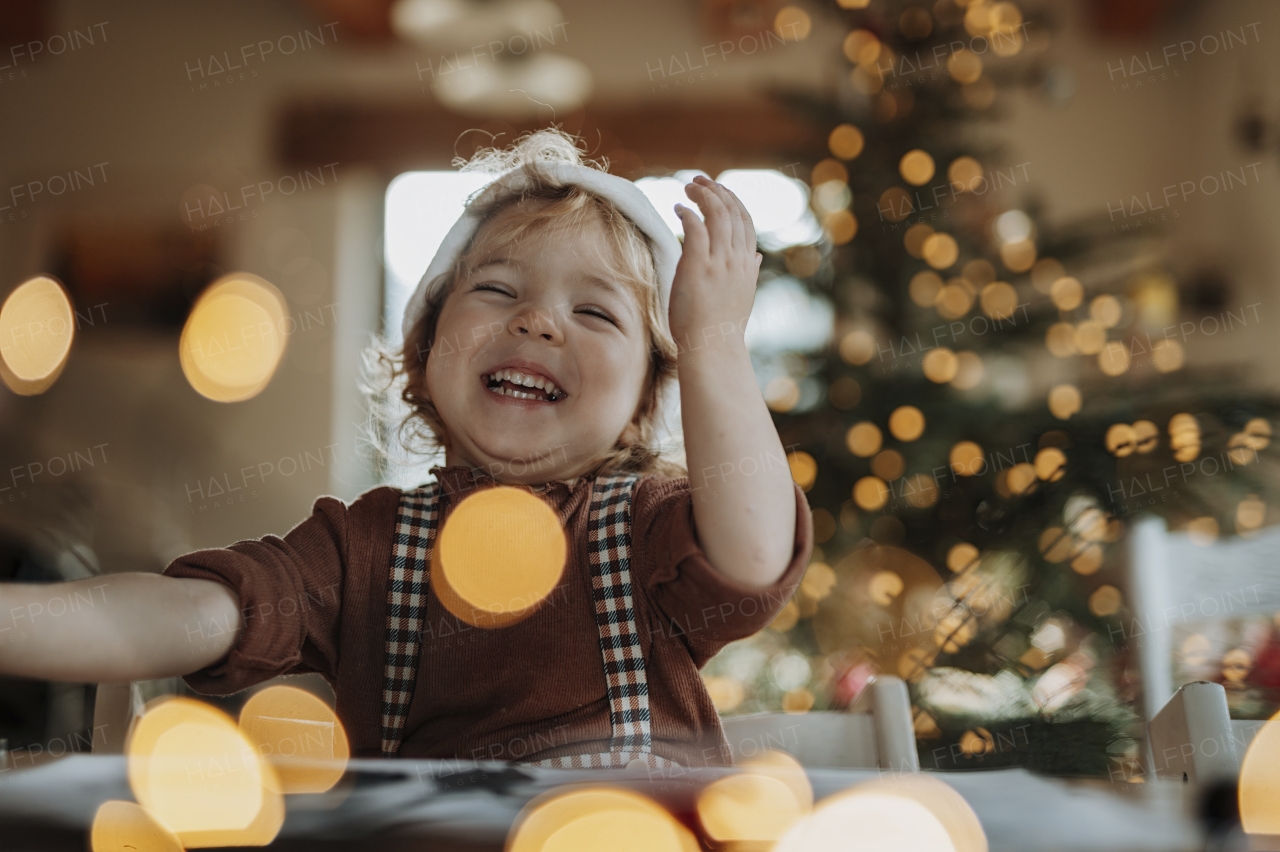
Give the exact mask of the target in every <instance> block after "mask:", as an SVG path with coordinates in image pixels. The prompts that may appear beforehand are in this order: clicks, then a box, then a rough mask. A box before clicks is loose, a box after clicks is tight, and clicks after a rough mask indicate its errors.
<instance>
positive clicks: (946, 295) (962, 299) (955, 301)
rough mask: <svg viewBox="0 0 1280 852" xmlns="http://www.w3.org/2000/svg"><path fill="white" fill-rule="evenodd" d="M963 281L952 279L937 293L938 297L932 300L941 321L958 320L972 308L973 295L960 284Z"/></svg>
mask: <svg viewBox="0 0 1280 852" xmlns="http://www.w3.org/2000/svg"><path fill="white" fill-rule="evenodd" d="M965 280H966V279H964V278H952V279H951V281H950V282H948V283H947V284H944V285H943V287H942V289H941V290H939V291H938V297H937V299H935V300H934V307H935V308H937V310H938V316H940V317H942V318H943V319H960V317H962V316H964V315H965V314H967V313H969V309H970V308H972V307H973V294H972V293H970V292H969V290H968V288H967V287H965V286H964V284H963V283H962V282H964V281H965Z"/></svg>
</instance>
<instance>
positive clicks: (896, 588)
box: [867, 569, 906, 606]
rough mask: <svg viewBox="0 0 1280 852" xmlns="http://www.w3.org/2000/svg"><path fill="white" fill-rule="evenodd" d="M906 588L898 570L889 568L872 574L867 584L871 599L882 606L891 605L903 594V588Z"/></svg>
mask: <svg viewBox="0 0 1280 852" xmlns="http://www.w3.org/2000/svg"><path fill="white" fill-rule="evenodd" d="M904 588H906V586H905V584H904V583H903V582H902V577H900V576H898V573H897V572H896V571H890V570H888V569H885V570H881V571H877V572H876V573H875V574H872V575H871V579H870V581H869V582H868V584H867V591H868V593H869V594H870V595H871V600H873V601H875V602H876V603H878V604H879V605H880V606H889V605H890V604H892V603H893V602H894V600H896V599H897V597H898V595H900V594H902V590H903V589H904Z"/></svg>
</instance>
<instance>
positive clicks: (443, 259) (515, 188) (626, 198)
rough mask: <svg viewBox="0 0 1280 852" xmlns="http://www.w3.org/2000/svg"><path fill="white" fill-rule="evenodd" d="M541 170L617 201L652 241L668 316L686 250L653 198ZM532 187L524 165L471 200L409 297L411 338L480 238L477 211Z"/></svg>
mask: <svg viewBox="0 0 1280 852" xmlns="http://www.w3.org/2000/svg"><path fill="white" fill-rule="evenodd" d="M535 168H537V169H539V170H540V171H542V172H545V173H546V174H548V175H549V176H550V177H551V178H552V180H553V181H555V182H558V183H559V184H561V185H570V184H576V185H577V186H580V187H582V188H583V189H585V190H587V191H588V192H591V193H594V194H595V195H598V196H600V197H602V198H605V199H607V200H609V201H611V202H612V203H613V204H614V206H616V207H617V208H618V209H619V210H620V211H622V214H623V215H624V216H626V217H627V218H628V219H630V220H631V222H632V223H633V224H635V225H636V227H638V228H639V229H640V230H641V231H642V232H643V233H644V234H645V236H647V237H648V238H649V243H650V245H651V246H652V247H653V257H654V261H655V266H656V267H657V272H658V292H659V294H660V295H661V300H662V313H663V315H664V316H665V315H666V312H667V306H668V304H669V300H670V296H671V280H672V279H673V278H674V277H675V274H676V264H677V263H679V261H680V251H681V248H680V241H679V240H677V239H676V236H675V234H673V233H672V232H671V229H670V228H668V227H667V224H666V222H664V221H663V220H662V217H661V216H660V215H658V211H657V210H655V209H654V207H653V204H652V203H651V202H650V201H649V198H648V197H647V196H646V195H645V194H644V193H643V192H641V191H640V188H639V187H638V186H636V185H635V184H634V183H632V182H631V181H629V180H627V179H626V178H621V177H618V176H617V175H611V174H609V173H608V172H603V171H600V170H599V169H594V168H591V167H589V166H580V165H576V164H574V163H566V162H560V161H555V160H543V161H539V162H538V163H537V164H536V166H535ZM529 183H530V175H529V173H528V172H527V171H526V168H525V167H523V166H522V167H519V168H515V169H512V170H510V171H508V172H505V173H504V174H502V175H500V176H499V177H498V178H496V179H495V180H494V181H493V182H492V183H490V184H488V185H487V186H485V187H484V188H483V189H481V190H480V191H479V192H478V193H476V195H475V196H473V197H472V198H471V199H470V200H469V201H468V202H467V207H466V209H465V210H464V211H463V213H462V215H461V216H460V217H459V218H458V221H457V222H454V223H453V227H452V228H450V229H449V233H448V234H446V235H445V238H444V242H442V243H441V244H440V248H439V250H438V251H436V256H435V257H434V258H432V259H431V264H430V265H429V266H428V267H427V271H426V272H425V273H423V275H422V279H421V280H420V281H418V287H417V289H416V290H414V292H413V295H412V296H410V297H409V302H408V304H407V305H406V306H405V311H404V324H403V326H402V330H403V333H404V336H405V338H406V339H407V338H408V337H409V332H410V330H411V329H412V328H413V325H414V323H416V322H417V321H418V319H419V318H420V317H421V316H422V312H423V311H424V310H426V306H427V302H428V301H429V299H430V297H431V296H432V292H433V288H432V282H433V281H435V280H436V279H437V278H440V277H441V276H442V275H444V274H445V273H446V272H448V271H449V270H450V269H451V268H452V267H453V265H454V263H456V262H457V260H458V258H459V257H461V256H462V253H463V252H464V251H465V250H466V248H467V245H468V244H469V243H470V242H471V238H472V237H474V236H475V233H476V229H477V228H479V227H480V213H479V212H477V211H480V210H484V209H487V208H488V206H489V204H490V203H492V202H494V201H497V200H498V199H499V198H501V197H503V196H506V195H519V194H520V193H521V192H523V191H524V190H525V189H526V188H527V187H528V186H529ZM436 286H439V285H438V284H437V285H436Z"/></svg>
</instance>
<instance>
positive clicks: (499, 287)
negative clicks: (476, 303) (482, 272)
mask: <svg viewBox="0 0 1280 852" xmlns="http://www.w3.org/2000/svg"><path fill="white" fill-rule="evenodd" d="M476 290H491V291H493V292H494V293H501V294H502V295H504V296H514V295H515V294H514V293H512V292H511V289H510V288H509V287H507V286H506V285H505V284H498V283H496V282H494V281H481V282H480V283H478V284H475V285H473V286H472V287H471V291H472V292H473V293H474V292H475V291H476Z"/></svg>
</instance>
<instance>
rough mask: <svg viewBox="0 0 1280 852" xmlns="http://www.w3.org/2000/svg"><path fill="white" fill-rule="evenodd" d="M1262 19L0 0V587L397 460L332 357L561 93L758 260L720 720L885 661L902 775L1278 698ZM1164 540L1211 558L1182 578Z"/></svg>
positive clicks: (564, 3) (1097, 5)
mask: <svg viewBox="0 0 1280 852" xmlns="http://www.w3.org/2000/svg"><path fill="white" fill-rule="evenodd" d="M1276 26H1277V16H1276V13H1275V11H1274V10H1273V8H1272V7H1271V6H1270V5H1269V4H1266V3H1263V2H1232V3H1227V2H1197V0H1142V2H1123V3H1122V2H1114V1H1113V0H1075V1H1074V2H1069V3H1052V4H1050V3H1031V2H1025V3H1024V2H1016V3H1015V2H995V3H992V2H986V0H967V2H966V0H937V2H929V0H910V2H900V0H839V2H835V0H830V2H795V3H792V2H782V0H653V2H646V3H624V2H615V0H607V2H601V0H597V2H584V0H559V2H551V0H398V2H391V0H369V1H368V2H358V0H309V1H308V0H273V2H254V3H250V2H218V3H208V2H199V3H184V4H181V5H174V4H165V3H159V2H132V3H126V2H121V3H89V2H55V0H33V2H29V3H25V4H6V5H5V6H4V7H3V8H2V9H0V45H2V46H3V50H2V51H0V116H2V117H3V122H2V125H3V127H4V129H5V132H4V133H3V134H2V135H0V299H4V300H5V301H4V308H3V310H2V311H0V360H2V361H3V368H2V369H0V374H2V377H3V379H4V382H5V388H0V578H3V579H11V580H23V581H35V582H48V581H53V580H57V579H73V578H80V577H87V576H92V575H94V574H98V573H111V572H118V571H156V572H158V571H160V570H162V569H163V568H164V567H165V565H167V564H168V563H169V561H170V560H172V559H174V558H175V557H177V556H179V555H181V554H183V553H186V552H188V551H191V550H194V549H198V548H205V547H216V546H224V545H227V544H230V543H232V542H234V541H237V540H240V539H245V538H255V537H260V536H263V535H266V534H283V533H284V532H286V531H287V530H289V529H290V528H292V527H293V526H294V525H295V524H296V523H298V522H299V521H301V520H302V519H303V518H305V517H306V516H307V515H308V514H309V512H310V508H311V504H312V502H313V501H314V500H315V498H316V497H318V496H320V495H322V494H332V495H336V496H338V497H341V498H342V499H344V500H351V499H353V498H354V497H356V496H357V495H358V494H360V493H361V492H362V491H364V490H366V489H368V488H370V487H372V486H374V485H376V484H379V483H392V484H396V485H401V486H411V485H414V484H417V483H418V482H421V481H423V480H424V479H425V471H426V468H427V467H428V466H429V460H424V459H421V458H412V457H408V456H401V457H400V458H395V459H390V460H387V459H380V458H379V457H378V456H377V454H376V453H374V452H372V449H371V446H370V439H369V436H370V435H379V434H382V435H385V426H384V425H383V424H379V423H377V422H374V421H372V420H371V418H370V415H369V413H368V412H369V409H368V407H367V405H366V403H365V400H364V397H363V395H362V393H361V390H360V383H359V377H360V368H361V363H362V361H361V358H362V351H363V349H364V347H365V345H366V344H367V343H368V341H369V339H370V336H371V335H379V334H385V335H386V337H387V339H389V340H391V341H394V340H395V339H396V337H397V336H398V334H399V324H400V316H401V315H402V312H403V305H404V301H405V299H406V298H407V294H408V292H409V290H410V289H411V288H412V287H413V286H414V285H415V284H416V282H417V280H418V277H419V276H420V275H421V273H422V271H423V270H424V269H425V268H426V265H427V263H428V261H429V260H430V258H431V256H432V254H433V253H434V251H435V248H436V246H437V245H438V243H439V241H440V240H441V238H442V237H443V235H444V232H445V231H446V230H447V228H448V227H449V225H450V224H452V222H453V221H454V219H455V218H456V217H457V215H458V212H459V211H460V209H461V205H462V203H463V200H464V199H465V198H466V196H467V195H468V194H469V193H470V192H472V191H474V190H475V189H476V188H478V187H479V186H480V185H481V184H482V183H483V180H484V178H483V176H477V175H475V174H467V175H462V174H458V173H457V172H456V171H455V169H454V159H455V158H456V157H462V158H466V157H468V156H470V155H471V154H472V153H473V152H474V151H475V150H476V149H477V148H478V147H483V146H488V145H493V144H498V145H505V144H508V143H509V142H510V141H512V140H513V139H514V138H515V137H516V136H518V135H519V134H520V133H522V132H524V131H527V130H532V129H537V128H540V127H545V126H548V125H550V124H552V123H555V124H557V125H559V126H561V127H562V128H563V129H565V130H567V131H569V132H571V133H575V134H579V135H581V136H582V138H583V139H584V142H585V145H586V146H587V148H588V152H587V153H588V154H589V155H590V156H592V157H599V158H607V160H608V162H609V166H610V170H611V171H613V172H614V173H616V174H620V175H623V176H625V177H627V178H630V179H633V180H636V181H638V182H639V184H640V185H641V187H642V188H643V189H644V190H645V191H646V192H647V193H649V194H650V196H651V197H652V198H653V199H654V200H655V204H656V206H657V207H658V209H659V210H660V211H662V212H664V214H666V211H669V210H670V206H671V204H672V202H674V201H675V200H677V199H679V198H681V192H680V186H681V184H682V183H683V182H684V181H686V180H687V179H688V178H689V177H690V176H692V174H694V173H697V172H702V173H705V174H708V175H710V176H712V177H714V178H717V179H719V180H721V181H722V182H724V183H725V184H726V185H728V186H730V187H731V188H733V189H734V190H735V191H736V192H738V193H739V195H740V196H741V197H742V198H743V199H744V201H745V202H746V203H747V206H748V208H749V209H750V210H751V212H752V214H753V217H754V218H755V221H756V224H757V229H758V230H759V231H760V239H761V248H762V250H764V251H766V253H767V254H766V260H765V263H764V268H763V271H762V275H761V284H760V291H759V294H758V296H757V301H756V310H755V314H754V315H753V319H752V322H751V324H750V325H749V326H748V328H747V335H748V341H749V343H750V345H751V348H752V352H753V358H754V360H755V363H756V366H757V371H758V376H759V380H760V386H761V390H762V392H763V393H764V395H765V398H766V400H767V401H768V403H769V405H770V408H771V409H772V410H773V411H774V412H775V415H776V421H777V425H778V428H779V431H780V434H781V435H782V437H783V443H784V444H785V445H786V446H787V449H788V452H789V462H790V464H791V469H792V473H793V476H794V478H795V479H796V481H797V482H799V483H800V484H801V486H802V487H803V488H805V490H806V491H807V493H808V495H809V500H810V504H811V507H812V509H813V512H814V526H815V532H816V536H817V547H816V549H815V553H814V557H813V565H812V566H811V567H810V569H809V572H808V574H807V575H806V579H805V582H804V584H803V585H802V587H801V589H800V591H799V592H798V593H797V595H796V598H795V599H794V600H793V601H791V602H790V603H789V604H788V605H787V607H786V609H785V610H784V611H783V613H782V615H781V616H779V618H778V620H777V621H775V622H774V624H773V625H772V626H771V627H770V628H768V629H767V630H765V631H763V632H762V633H761V634H759V635H758V636H756V637H753V638H752V639H750V640H747V641H744V642H740V643H735V644H734V645H732V646H730V647H729V648H727V649H726V650H725V651H724V652H723V653H722V654H721V655H720V656H719V657H717V658H716V659H715V660H713V661H712V662H711V663H710V664H709V665H708V667H707V669H706V671H705V672H704V675H705V677H706V679H707V682H708V686H709V688H710V689H711V692H712V695H713V697H714V699H715V700H716V703H717V706H718V707H719V708H720V709H721V711H722V712H724V713H726V714H733V713H745V712H754V711H759V710H778V709H784V710H788V711H791V712H807V711H810V710H815V709H816V710H823V709H836V708H840V707H843V706H846V705H847V704H848V703H849V702H850V701H851V700H852V699H853V698H854V697H856V695H857V694H858V693H859V691H860V690H861V689H862V687H863V686H864V685H865V683H866V681H867V678H868V677H870V676H871V675H872V674H874V673H876V672H889V673H894V674H899V675H900V676H902V677H904V678H905V679H907V680H908V682H909V684H910V687H911V694H912V699H913V712H914V714H915V719H916V733H917V736H918V737H919V743H920V753H921V755H922V764H923V765H925V766H926V767H932V768H946V769H965V768H983V767H992V766H1004V765H1025V766H1029V767H1032V768H1038V769H1041V770H1045V771H1054V772H1061V773H1068V774H1095V775H1099V774H1101V775H1105V774H1107V773H1111V777H1112V778H1115V777H1116V773H1120V777H1129V776H1130V775H1133V776H1137V775H1140V774H1141V770H1140V767H1139V762H1138V761H1139V749H1138V747H1137V742H1138V741H1139V738H1140V736H1141V732H1142V724H1143V721H1144V720H1145V719H1147V718H1149V717H1150V715H1151V711H1152V708H1153V707H1156V708H1158V707H1159V706H1160V705H1161V704H1162V703H1163V701H1164V700H1165V699H1167V698H1168V693H1169V692H1170V691H1171V688H1172V687H1176V686H1177V685H1178V684H1180V683H1183V682H1186V681H1189V680H1197V679H1203V680H1215V681H1217V682H1220V683H1223V684H1224V686H1226V687H1227V689H1228V697H1229V701H1230V704H1231V709H1232V713H1233V715H1235V716H1236V717H1237V718H1267V717H1268V716H1270V715H1271V714H1272V713H1274V712H1275V711H1276V709H1277V708H1278V706H1280V705H1278V701H1280V622H1278V621H1277V620H1276V619H1277V618H1280V579H1277V572H1276V570H1275V569H1274V568H1273V567H1272V566H1273V565H1274V562H1270V561H1268V560H1267V554H1269V553H1272V552H1275V549H1274V548H1271V549H1268V548H1269V545H1268V541H1269V539H1267V533H1268V529H1267V528H1268V527H1269V525H1271V524H1272V523H1274V521H1275V520H1276V510H1275V509H1274V508H1272V507H1273V506H1275V505H1276V504H1275V494H1274V484H1275V476H1274V469H1273V468H1272V466H1271V464H1272V463H1271V461H1270V459H1271V456H1272V450H1271V449H1270V446H1269V445H1270V437H1271V430H1272V423H1273V420H1274V419H1275V416H1276V412H1277V405H1276V399H1277V398H1276V396H1275V392H1276V389H1277V387H1278V386H1280V354H1278V353H1277V351H1276V348H1275V346H1274V345H1273V341H1274V336H1275V328H1276V325H1275V320H1274V319H1273V313H1274V312H1275V311H1276V307H1275V301H1274V300H1275V294H1276V289H1275V287H1276V285H1275V280H1276V275H1277V272H1280V256H1278V255H1277V245H1276V241H1275V239H1274V238H1273V235H1274V234H1275V233H1276V232H1277V230H1278V229H1280V212H1278V211H1280V205H1277V204H1276V203H1275V202H1276V198H1277V183H1276V177H1277V166H1278V165H1280V163H1277V157H1276V145H1277V141H1280V53H1277V51H1276V50H1275V49H1274V46H1273V45H1272V44H1271V40H1272V39H1273V38H1276V36H1275V34H1274V33H1275V29H1274V28H1275V27H1276ZM670 224H671V226H672V228H673V230H676V222H675V220H674V217H670ZM228 276H230V277H228ZM245 328H251V329H253V331H252V332H251V333H248V334H246V333H244V332H243V330H244V329H245ZM228 329H235V330H236V336H235V338H234V339H233V338H232V337H231V336H230V335H229V334H228ZM180 341H181V342H182V346H181V347H180ZM237 350H239V351H237ZM180 352H181V354H180ZM737 473H742V474H743V475H746V473H748V471H745V470H744V471H740V472H737ZM732 475H735V474H730V476H732ZM1148 516H1150V518H1151V520H1148V519H1147V518H1148ZM1240 543H1244V544H1248V545H1249V546H1250V547H1252V549H1250V550H1248V551H1247V555H1246V556H1243V557H1242V556H1236V557H1228V556H1220V555H1217V554H1225V553H1234V552H1235V551H1230V550H1229V548H1232V547H1234V546H1236V545H1237V544H1240ZM1218 548H1228V550H1218ZM1191 549H1199V550H1196V551H1194V553H1196V554H1199V555H1198V556H1195V557H1194V558H1195V559H1200V563H1201V564H1204V565H1208V566H1209V567H1208V568H1207V569H1205V570H1203V571H1201V572H1200V573H1198V574H1193V575H1186V574H1182V575H1178V576H1176V577H1175V576H1173V575H1172V574H1171V573H1170V572H1171V571H1172V568H1171V566H1174V565H1178V564H1182V563H1184V562H1186V561H1188V559H1190V557H1188V558H1183V557H1182V556H1178V555H1177V554H1185V553H1188V552H1192V550H1191ZM1241 552H1243V551H1241ZM1259 554H1261V555H1259ZM1192 561H1194V559H1193V560H1192ZM1219 568H1220V569H1221V570H1217V569H1219ZM1228 568H1229V569H1230V570H1228ZM1175 590H1176V591H1175ZM1210 604H1212V606H1210ZM72 605H74V603H73V604H72ZM0 620H4V623H3V624H0V628H3V629H0V641H5V642H11V641H20V636H21V631H22V626H21V622H20V621H18V620H16V619H15V618H13V617H11V616H9V615H5V616H0ZM6 630H7V631H11V632H7V633H6V632H5V631H6ZM145 686H146V691H147V693H148V694H149V695H153V694H160V693H163V692H172V691H183V690H185V687H184V686H183V685H182V684H181V683H180V682H179V681H176V680H175V681H168V682H157V683H153V684H148V685H145ZM309 688H312V689H314V690H315V691H316V692H317V693H318V694H321V695H326V694H327V689H328V688H327V686H326V685H325V684H324V683H323V682H322V681H318V680H317V681H316V682H313V683H310V684H309ZM93 694H94V691H93V687H92V685H83V686H81V685H65V684H44V683H38V682H31V681H4V682H3V684H0V736H3V737H6V738H7V739H8V740H9V742H10V747H11V748H13V747H15V746H21V745H23V744H27V743H40V742H50V741H51V740H52V739H53V738H59V737H61V738H65V739H66V740H67V741H68V742H70V741H71V740H72V739H73V737H72V735H73V734H75V733H76V732H79V736H80V738H81V740H83V739H84V737H85V736H89V737H90V738H91V731H92V724H91V719H92V707H93ZM243 698H244V696H243V695H242V696H238V697H232V698H231V699H226V700H225V701H224V702H223V703H224V705H225V706H227V707H228V708H231V707H235V706H238V702H242V701H243ZM72 748H74V746H72ZM957 749H958V750H957ZM939 754H942V755H945V758H942V759H943V760H945V761H947V763H946V765H940V764H939V760H940V758H938V757H937V755H939Z"/></svg>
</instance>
